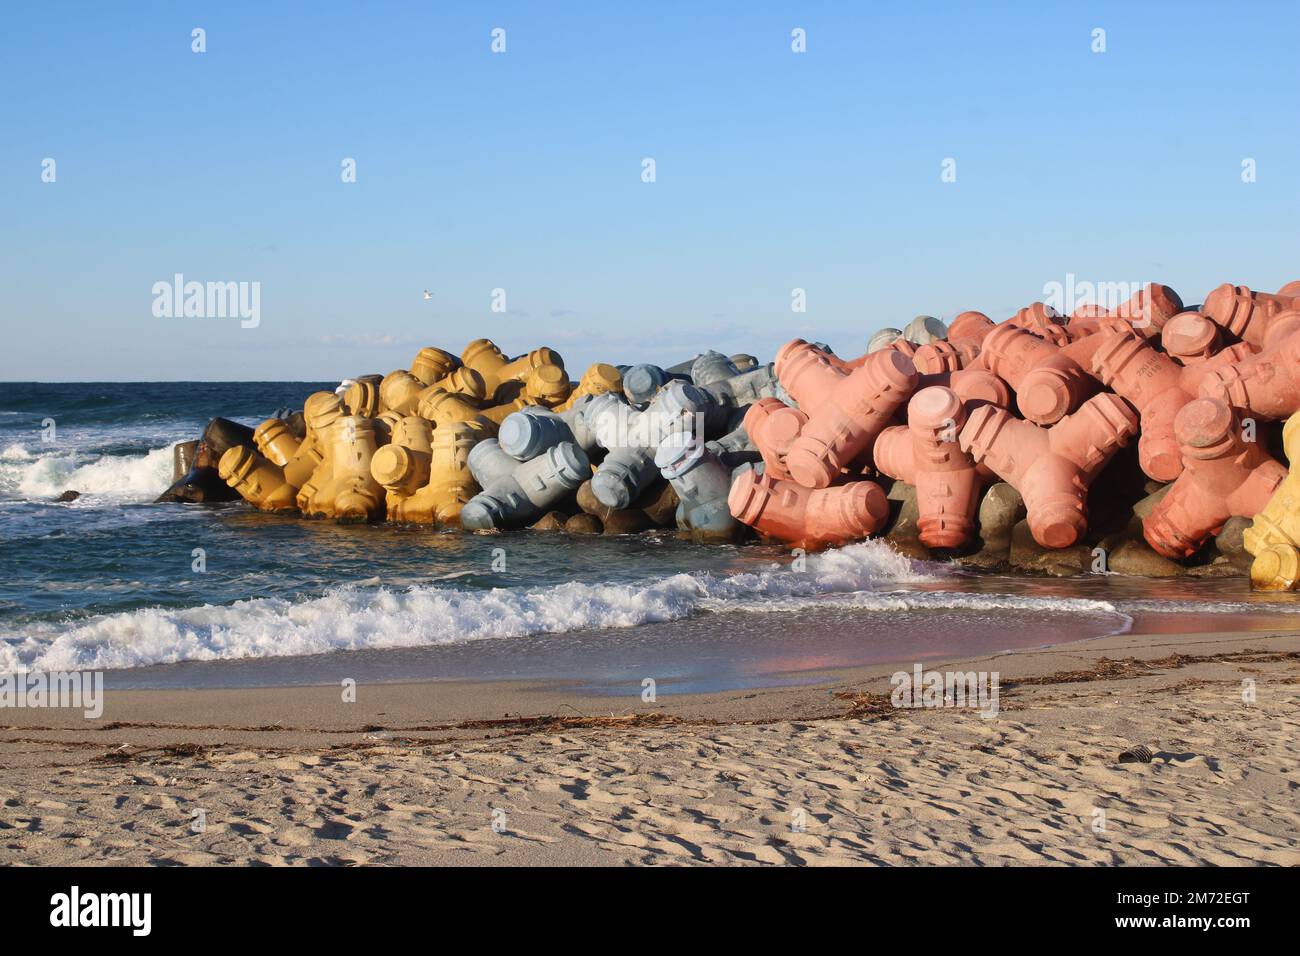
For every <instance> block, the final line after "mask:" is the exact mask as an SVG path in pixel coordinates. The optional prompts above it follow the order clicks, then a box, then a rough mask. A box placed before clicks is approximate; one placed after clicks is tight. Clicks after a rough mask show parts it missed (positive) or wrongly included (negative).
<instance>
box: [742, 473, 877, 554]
mask: <svg viewBox="0 0 1300 956" xmlns="http://www.w3.org/2000/svg"><path fill="white" fill-rule="evenodd" d="M727 506H728V507H729V508H730V509H731V514H732V515H733V516H734V517H735V518H736V520H737V521H740V522H742V523H744V524H747V525H749V526H750V527H751V528H753V529H754V530H756V531H758V532H759V533H760V534H764V535H767V536H768V537H771V538H776V539H777V540H779V541H784V542H786V543H788V544H791V545H794V546H795V547H800V548H809V549H811V548H821V547H828V546H832V545H840V544H847V543H849V542H850V541H860V540H861V539H863V538H866V537H869V536H870V535H872V534H875V533H876V532H877V531H879V530H880V529H881V528H883V527H884V526H885V522H886V521H887V520H888V519H889V501H888V499H887V498H886V497H885V493H884V491H882V490H881V488H880V486H879V485H877V484H876V483H875V482H871V481H855V482H853V483H852V484H848V485H840V486H837V487H835V488H822V489H811V488H805V487H803V486H801V485H798V484H796V483H795V482H793V481H782V480H781V479H778V478H773V477H772V476H771V475H767V474H760V473H759V472H758V471H757V470H755V469H753V468H746V469H744V470H743V471H741V473H740V474H739V475H738V476H737V477H736V479H735V481H733V482H732V485H731V492H730V493H729V494H728V495H727Z"/></svg>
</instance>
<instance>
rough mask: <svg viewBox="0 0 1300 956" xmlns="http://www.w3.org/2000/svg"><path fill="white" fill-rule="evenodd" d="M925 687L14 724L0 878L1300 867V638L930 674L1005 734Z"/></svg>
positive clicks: (831, 680)
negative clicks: (117, 872) (93, 868)
mask: <svg viewBox="0 0 1300 956" xmlns="http://www.w3.org/2000/svg"><path fill="white" fill-rule="evenodd" d="M911 666H912V665H911V663H910V662H907V663H902V664H899V665H882V666H875V667H871V668H863V669H861V670H855V671H834V672H830V673H826V674H824V675H822V677H823V679H822V680H821V681H820V682H818V683H815V684H812V685H803V686H798V687H783V688H777V689H769V690H749V691H743V692H725V693H716V694H680V695H677V694H673V693H672V688H671V685H662V686H660V687H659V688H658V695H657V699H656V700H655V701H653V702H643V701H642V700H641V699H640V698H639V697H638V696H635V695H629V696H627V697H622V698H611V697H609V696H585V695H582V694H575V693H572V692H570V691H568V690H566V689H565V688H563V687H560V686H558V685H555V684H551V683H545V682H540V683H539V682H530V683H526V684H525V683H511V682H505V681H497V682H488V683H482V682H480V683H474V682H457V683H418V684H415V683H411V684H373V685H364V684H363V685H361V686H359V687H358V688H357V698H356V701H355V703H344V702H343V701H342V695H341V694H340V690H339V688H338V687H337V686H322V687H294V688H257V689H244V690H220V689H211V690H155V691H123V690H110V691H109V696H108V698H107V701H106V709H105V713H104V716H103V718H102V719H100V720H98V721H89V720H86V719H85V718H84V717H83V716H82V714H81V713H80V712H71V711H67V710H43V711H42V710H6V711H5V712H4V713H3V720H2V723H3V729H2V730H0V762H2V763H3V765H4V766H5V768H6V769H5V772H4V773H3V775H0V797H2V798H3V804H2V807H0V864H4V865H35V864H89V865H96V864H140V865H145V864H151V865H176V864H236V865H242V864H247V865H357V864H473V865H496V864H505V865H509V864H582V865H618V864H624V865H629V864H631V865H635V864H647V863H670V864H693V863H715V864H717V863H738V864H770V865H783V864H796V865H801V864H809V865H836V864H877V865H892V864H906V863H927V864H961V865H999V864H1023V863H1043V864H1079V865H1095V864H1132V865H1161V864H1215V865H1296V864H1300V803H1298V802H1297V800H1296V790H1297V785H1298V781H1297V777H1296V775H1297V767H1298V766H1300V707H1297V704H1300V633H1296V632H1272V633H1209V634H1206V633H1198V634H1163V633H1130V634H1124V635H1117V636H1110V637H1105V638H1099V639H1095V640H1091V641H1084V642H1077V643H1072V644H1067V645H1060V646H1057V647H1055V648H1048V649H1037V650H1021V651H1014V652H1009V653H1005V654H1000V655H994V656H989V657H982V658H977V659H972V660H966V661H953V662H948V663H943V662H935V661H928V662H927V663H926V667H927V669H933V670H937V671H943V670H949V669H951V670H961V671H977V672H980V671H983V672H997V673H998V674H999V675H1000V700H999V709H998V713H997V715H996V716H994V717H992V718H986V717H983V716H981V715H980V713H979V712H977V711H975V710H972V709H955V708H929V709H906V708H898V707H895V706H892V704H891V702H890V691H891V685H890V675H891V674H892V673H894V672H895V671H898V670H909V671H910V669H911ZM1252 691H1253V693H1252ZM1252 698H1253V699H1252ZM1138 745H1144V746H1146V747H1147V748H1149V750H1150V751H1151V754H1152V757H1151V760H1150V762H1147V763H1144V762H1123V763H1122V762H1120V760H1119V755H1120V753H1121V752H1122V751H1125V750H1126V749H1128V748H1131V747H1135V746H1138Z"/></svg>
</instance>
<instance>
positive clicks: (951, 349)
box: [912, 339, 980, 375]
mask: <svg viewBox="0 0 1300 956" xmlns="http://www.w3.org/2000/svg"><path fill="white" fill-rule="evenodd" d="M979 354H980V348H979V346H978V345H977V344H975V343H973V342H971V341H970V340H969V339H967V340H962V341H960V342H958V343H957V344H955V345H954V344H953V343H952V342H945V341H943V340H940V341H938V342H931V343H930V344H929V345H920V346H917V349H916V352H915V354H914V355H913V356H912V364H913V365H915V366H916V370H917V371H918V372H920V373H921V374H922V375H935V374H937V373H939V372H960V371H961V370H962V369H964V368H967V367H969V366H971V365H974V364H975V362H976V360H977V359H978V358H979Z"/></svg>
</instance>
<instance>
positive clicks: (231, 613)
mask: <svg viewBox="0 0 1300 956" xmlns="http://www.w3.org/2000/svg"><path fill="white" fill-rule="evenodd" d="M334 384H335V383H302V382H257V383H249V382H237V383H126V384H32V383H9V384H5V385H3V386H2V387H3V394H2V395H0V671H12V670H19V669H73V668H97V669H108V670H110V671H112V673H111V674H110V685H112V686H122V687H127V686H137V687H150V686H206V685H220V686H229V685H243V684H257V683H264V684H276V685H278V684H292V683H310V682H319V683H329V682H335V681H337V679H338V674H339V673H340V672H343V673H347V674H350V675H352V676H356V675H358V674H361V675H364V676H365V677H368V678H369V679H376V680H413V679H435V680H436V679H447V678H483V679H504V678H515V679H521V678H522V679H530V678H559V679H563V680H570V681H573V682H574V683H575V684H578V685H583V686H587V687H609V688H613V689H614V690H613V691H612V692H623V691H624V690H626V689H627V688H628V687H635V688H636V689H638V690H639V679H640V677H641V676H643V675H647V674H649V675H653V676H657V677H659V678H661V679H662V680H665V681H669V682H673V683H675V684H676V685H677V686H678V688H679V689H716V688H722V687H747V686H755V685H758V684H773V683H780V682H783V681H797V680H806V679H809V678H810V676H811V675H815V674H818V673H821V672H823V671H825V670H828V669H832V668H835V667H841V666H846V665H854V664H863V663H874V662H879V661H911V660H916V661H922V660H931V659H937V658H940V657H943V656H952V655H956V654H965V653H971V654H973V653H985V652H991V651H997V650H1001V649H1005V648H1011V647H1023V646H1035V645H1041V644H1048V643H1057V642H1061V641H1066V640H1072V639H1081V638H1086V637H1091V636H1095V635H1098V634H1105V633H1113V632H1117V631H1123V630H1127V629H1129V628H1132V627H1134V626H1135V622H1137V624H1138V625H1140V626H1141V627H1142V628H1143V629H1144V630H1150V631H1153V632H1158V631H1162V630H1177V629H1197V630H1236V629H1242V628H1250V629H1259V630H1272V629H1278V628H1286V627H1291V626H1292V625H1293V624H1294V623H1300V618H1295V619H1293V618H1292V615H1294V614H1295V613H1297V612H1300V604H1297V602H1296V601H1295V599H1294V598H1293V597H1291V596H1289V595H1282V596H1276V595H1272V596H1270V595H1252V594H1251V593H1250V592H1249V590H1248V589H1247V587H1246V585H1245V583H1244V581H1243V580H1242V579H1233V580H1226V581H1225V580H1219V581H1201V580H1191V579H1184V580H1178V581H1173V582H1155V581H1140V580H1134V579H1122V578H1118V577H1114V576H1110V577H1107V576H1094V577H1088V578H1082V579H1073V580H1068V581H1056V580H1044V579H1031V578H1023V577H1010V576H988V575H974V574H970V573H967V572H965V571H962V570H960V569H957V568H955V567H953V566H950V565H947V564H941V563H934V562H918V561H911V560H908V559H906V558H903V557H901V556H899V555H898V554H896V553H895V552H893V551H892V550H890V549H889V548H888V546H886V545H885V544H883V543H881V542H875V541H872V542H864V543H861V544H856V545H852V546H849V547H846V548H842V549H838V550H835V551H830V552H826V553H824V554H820V555H812V556H810V557H809V558H808V559H807V563H806V565H804V566H801V567H800V566H794V565H792V562H791V558H790V556H789V555H788V554H787V553H785V552H784V551H782V550H781V549H779V548H774V547H768V546H759V545H747V546H736V547H719V546H709V547H703V546H696V545H691V544H689V543H686V542H682V541H678V540H676V539H675V538H674V537H673V536H672V535H671V534H666V533H665V534H656V535H648V536H630V537H625V538H604V537H600V538H587V537H582V538H569V537H566V536H563V535H553V534H545V535H544V534H538V533H533V532H527V531H521V532H512V533H507V534H487V535H482V534H478V535H476V534H463V533H459V532H449V531H438V530H434V529H430V528H415V527H393V526H387V525H378V526H355V525H347V526H340V525H336V524H333V523H331V522H326V521H304V520H301V519H296V518H286V517H277V516H272V515H263V514H259V513H257V512H254V511H252V510H251V509H249V508H248V507H247V506H245V505H243V504H242V503H233V504H228V505H215V506H203V505H175V504H167V505H156V504H153V503H152V502H153V499H154V498H155V497H156V496H157V495H158V494H159V493H160V492H161V491H163V490H164V489H165V488H166V487H167V486H168V485H169V484H170V482H171V469H172V451H171V448H172V445H173V444H175V443H176V442H180V441H185V440H188V439H191V438H195V437H197V436H198V434H199V432H200V431H201V430H202V428H203V425H204V424H205V423H206V421H207V420H208V419H209V418H211V417H212V416H214V415H225V416H227V417H230V418H233V419H236V420H238V421H242V422H245V423H247V424H250V425H252V424H256V423H257V422H259V421H261V420H262V419H264V418H265V417H267V416H268V415H270V414H272V413H274V412H275V411H276V410H277V409H280V408H286V407H289V408H292V407H300V405H301V402H302V399H303V398H304V397H305V396H306V395H308V394H310V393H311V392H312V391H315V390H318V389H320V388H332V387H333V385H334ZM50 422H52V423H53V429H51V428H50V427H49V423H50ZM69 489H71V490H75V491H78V492H80V493H81V497H80V498H78V499H77V500H76V501H73V502H70V503H56V502H55V501H54V499H55V498H56V497H57V496H58V495H59V494H60V493H61V492H63V491H65V490H69ZM196 549H202V552H203V555H204V561H205V563H206V570H204V571H202V572H199V571H196V570H195V569H194V561H195V558H194V554H195V551H196Z"/></svg>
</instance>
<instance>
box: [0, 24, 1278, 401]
mask: <svg viewBox="0 0 1300 956" xmlns="http://www.w3.org/2000/svg"><path fill="white" fill-rule="evenodd" d="M196 27H199V28H202V29H203V30H205V31H206V47H207V51H206V52H205V53H195V52H193V51H192V44H193V40H192V32H191V31H192V30H193V29H194V28H196ZM494 28H501V29H503V30H504V31H505V42H506V50H505V52H504V53H494V52H493V51H492V49H491V44H492V31H493V29H494ZM796 28H800V29H803V30H804V31H806V48H807V52H805V53H796V52H794V51H792V49H791V45H792V40H791V32H792V30H795V29H796ZM1098 29H1101V30H1104V31H1105V52H1100V53H1098V52H1094V50H1093V48H1094V46H1096V39H1095V38H1094V31H1095V30H1098ZM1297 36H1300V2H1296V0H1287V2H1282V0H1276V2H1254V3H1252V2H1244V3H1226V2H1224V3H1213V4H1211V3H1198V2H1190V3H1189V2H1177V3H1175V2H1169V3H1164V2H1141V3H1138V2H1132V0H1129V2H1122V3H1087V2H1077V3H1076V2H1071V3H1064V2H1059V3H1058V2H1041V0H1040V2H1025V3H997V4H984V3H975V2H948V3H916V2H902V3H883V2H857V3H849V2H845V3H790V4H782V3H763V2H734V3H709V4H705V3H698V2H696V3H673V2H656V3H648V4H622V3H594V2H592V3H580V2H573V3H543V2H532V3H497V2H463V3H435V2H423V3H410V4H398V3H366V4H361V3H330V2H320V3H310V4H309V3H306V2H302V3H287V2H286V3H270V2H262V3H252V2H220V3H217V2H211V3H204V2H186V3H178V2H168V3H144V2H131V3H103V2H95V3H62V2H57V0H53V2H47V3H40V4H34V3H24V4H18V3H14V4H10V5H6V7H5V9H4V11H3V18H2V21H0V80H3V86H2V89H3V94H0V222H2V223H3V228H2V229H0V333H2V334H3V339H4V341H3V344H2V345H0V380H31V379H41V380H93V379H113V380H133V379H152V380H159V379H186V378H190V379H295V380H297V379H332V378H341V377H344V376H351V375H356V374H361V373H365V372H372V371H374V372H387V371H389V370H391V369H393V368H397V367H404V366H406V365H407V364H408V363H409V361H410V356H411V354H412V353H413V352H414V351H415V350H416V349H417V348H418V347H419V346H421V345H426V344H428V345H433V344H436V345H440V346H443V347H445V348H448V349H450V350H452V351H455V352H457V353H459V351H460V350H461V348H462V347H463V345H464V344H465V342H466V341H468V340H469V339H471V338H475V337H478V336H488V337H491V338H493V339H495V340H496V341H497V342H498V343H499V344H500V345H501V346H502V347H503V348H504V349H505V350H506V351H507V352H510V353H518V352H522V351H525V350H527V349H529V348H532V347H535V346H537V345H542V344H546V345H551V346H553V347H555V348H557V349H559V350H560V351H561V353H563V354H564V355H565V356H566V359H567V360H568V361H567V364H568V365H569V366H570V367H571V368H572V369H573V370H575V372H576V371H580V369H581V368H582V367H585V365H586V364H587V363H588V362H590V361H594V360H605V361H610V362H615V363H618V362H631V361H657V362H661V363H663V364H671V363H673V362H676V361H680V360H682V359H684V358H688V357H690V356H691V355H693V354H695V353H696V352H698V351H700V350H703V349H705V348H709V347H713V348H717V349H720V350H722V351H725V352H738V351H747V352H753V353H755V354H759V355H761V356H763V357H764V358H770V356H771V354H772V352H773V350H774V349H775V348H776V346H778V345H779V344H780V343H781V342H784V341H786V340H788V339H789V338H792V337H794V336H796V335H798V336H803V337H805V338H817V339H820V340H823V341H827V342H829V343H830V344H831V345H832V346H834V347H835V348H836V350H837V351H839V352H840V353H842V354H858V353H860V352H861V351H862V350H863V348H864V347H865V344H866V340H867V338H868V336H869V335H870V334H871V332H872V331H873V330H875V329H876V328H879V327H881V326H890V325H892V326H901V325H902V324H903V323H905V322H907V321H908V320H909V319H910V318H912V317H913V316H914V315H916V314H918V313H928V314H933V315H939V316H941V317H944V318H951V316H952V315H953V314H955V313H956V312H959V311H961V310H964V309H970V308H974V309H980V310H983V311H986V312H988V313H989V314H990V315H992V316H993V317H994V318H995V319H1001V318H1004V317H1006V316H1008V315H1010V314H1011V312H1013V311H1014V310H1015V309H1017V308H1019V307H1020V306H1023V305H1025V304H1028V303H1029V302H1031V301H1033V300H1035V299H1038V298H1041V297H1042V295H1043V288H1044V286H1045V284H1046V283H1049V282H1060V283H1065V282H1066V281H1067V276H1068V275H1069V274H1071V273H1072V274H1074V275H1075V276H1076V277H1077V279H1078V280H1084V281H1093V282H1145V281H1151V280H1155V281H1163V282H1167V283H1169V284H1170V285H1172V286H1173V287H1174V288H1175V289H1177V290H1178V291H1179V292H1180V293H1181V294H1182V295H1183V297H1184V299H1185V301H1187V302H1188V303H1195V302H1199V301H1200V299H1201V297H1202V296H1203V295H1204V294H1205V292H1207V291H1208V290H1209V289H1211V288H1213V287H1214V286H1215V285H1217V284H1219V283H1221V282H1225V281H1233V282H1238V283H1242V284H1246V285H1249V286H1251V287H1252V288H1258V289H1264V290H1270V291H1271V290H1274V289H1276V288H1277V287H1279V286H1280V285H1282V284H1283V283H1284V282H1287V281H1289V280H1291V279H1296V278H1300V125H1298V124H1297V118H1298V117H1300V58H1297V56H1296V53H1295V44H1296V38H1297ZM47 158H51V159H53V160H55V164H56V165H55V167H54V169H55V176H56V179H55V181H54V182H43V181H42V172H43V161H44V160H45V159H47ZM348 158H351V159H354V160H355V162H356V182H351V183H349V182H343V181H342V175H341V174H342V164H343V162H344V160H345V159H348ZM646 158H652V159H653V160H654V161H655V181H654V182H649V183H648V182H644V181H643V175H642V170H643V166H642V161H643V160H644V159H646ZM948 159H951V160H954V161H955V172H956V179H955V181H954V182H944V181H943V176H942V175H941V174H942V173H943V171H944V166H943V164H944V162H945V160H948ZM1244 160H1253V161H1254V170H1255V181H1254V182H1243V181H1242V179H1243V161H1244ZM176 273H181V274H183V275H184V276H185V278H186V280H197V281H202V282H207V281H214V282H217V281H219V282H227V281H231V282H258V283H260V295H261V302H260V306H261V309H260V324H259V325H258V326H257V327H256V328H241V327H240V322H239V321H238V319H231V318H224V319H223V318H212V317H206V318H196V317H190V318H185V317H173V318H160V317H157V316H155V315H154V310H153V305H154V294H153V291H152V289H153V286H154V284H155V283H157V282H160V281H162V282H168V283H170V282H171V281H172V277H173V275H175V274H176ZM426 288H427V289H429V290H431V291H433V292H434V297H433V298H432V299H430V300H428V301H426V300H424V298H423V297H422V292H423V290H424V289H426ZM796 288H800V289H804V290H805V291H806V303H807V311H805V312H802V313H800V312H794V311H792V308H791V302H792V290H793V289H796ZM494 289H504V290H505V295H506V298H505V304H506V308H507V311H506V312H504V313H499V312H494V311H493V310H492V305H493V299H492V295H493V290H494Z"/></svg>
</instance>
